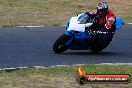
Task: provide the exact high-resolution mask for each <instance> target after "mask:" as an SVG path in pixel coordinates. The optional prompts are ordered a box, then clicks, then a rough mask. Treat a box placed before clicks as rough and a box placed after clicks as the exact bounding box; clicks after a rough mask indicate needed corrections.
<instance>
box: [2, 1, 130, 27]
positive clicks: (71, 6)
mask: <svg viewBox="0 0 132 88" xmlns="http://www.w3.org/2000/svg"><path fill="white" fill-rule="evenodd" d="M99 1H100V0H0V26H21V25H22V26H26V25H46V26H47V25H64V24H65V23H66V21H67V19H68V18H70V17H72V16H75V14H76V13H77V12H86V11H93V10H94V9H95V8H96V4H97V3H98V2H99ZM131 3H132V0H129V1H128V0H123V1H120V0H114V1H113V0H109V5H110V7H111V8H112V9H113V11H114V13H115V14H116V15H119V16H121V17H123V18H124V19H125V21H126V22H132V12H131V9H132V5H131Z"/></svg>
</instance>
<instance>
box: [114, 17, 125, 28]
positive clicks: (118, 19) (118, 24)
mask: <svg viewBox="0 0 132 88" xmlns="http://www.w3.org/2000/svg"><path fill="white" fill-rule="evenodd" d="M123 23H124V20H123V19H122V18H121V17H116V30H118V29H120V28H122V26H123Z"/></svg>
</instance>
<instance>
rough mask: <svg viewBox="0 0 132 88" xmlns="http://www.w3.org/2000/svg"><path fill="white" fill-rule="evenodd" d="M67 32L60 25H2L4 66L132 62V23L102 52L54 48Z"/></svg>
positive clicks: (0, 38) (0, 46) (0, 55)
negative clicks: (59, 52)
mask: <svg viewBox="0 0 132 88" xmlns="http://www.w3.org/2000/svg"><path fill="white" fill-rule="evenodd" d="M63 33H65V28H64V27H62V26H60V27H39V28H33V27H31V28H27V27H22V28H19V27H14V28H2V27H1V28H0V68H6V67H23V66H53V65H73V64H99V63H132V25H125V27H123V28H122V29H121V30H118V31H116V34H115V36H114V38H113V41H112V42H111V43H110V45H109V46H108V47H107V48H106V49H105V50H103V51H102V52H100V53H98V54H93V53H91V51H90V50H76V51H73V50H67V51H66V52H64V53H62V54H55V53H54V52H53V51H52V46H53V43H54V42H55V41H56V39H57V38H58V37H59V36H60V35H61V34H63Z"/></svg>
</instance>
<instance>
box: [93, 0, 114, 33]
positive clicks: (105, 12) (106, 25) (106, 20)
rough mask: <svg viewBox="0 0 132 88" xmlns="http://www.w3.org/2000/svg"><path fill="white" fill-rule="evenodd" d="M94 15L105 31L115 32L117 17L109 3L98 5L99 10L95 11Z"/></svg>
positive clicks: (103, 2) (104, 2)
mask: <svg viewBox="0 0 132 88" xmlns="http://www.w3.org/2000/svg"><path fill="white" fill-rule="evenodd" d="M91 14H92V15H96V16H97V18H98V22H99V24H100V26H101V27H102V29H101V30H103V31H115V18H116V17H115V15H114V14H113V12H112V10H110V9H109V7H108V3H107V2H106V1H102V2H100V3H99V4H98V5H97V9H96V10H94V11H93V12H92V13H91Z"/></svg>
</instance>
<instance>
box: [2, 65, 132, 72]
mask: <svg viewBox="0 0 132 88" xmlns="http://www.w3.org/2000/svg"><path fill="white" fill-rule="evenodd" d="M81 65H88V64H74V65H54V66H31V67H28V66H27V67H16V68H2V69H1V68H0V71H7V72H10V71H16V70H19V69H28V68H35V69H47V68H56V67H67V66H72V67H77V66H81ZM95 65H131V66H132V63H100V64H95Z"/></svg>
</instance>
